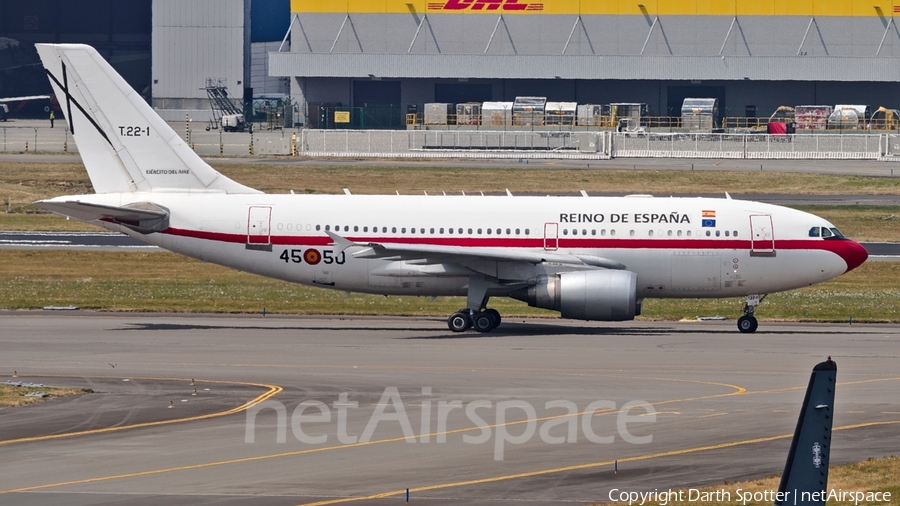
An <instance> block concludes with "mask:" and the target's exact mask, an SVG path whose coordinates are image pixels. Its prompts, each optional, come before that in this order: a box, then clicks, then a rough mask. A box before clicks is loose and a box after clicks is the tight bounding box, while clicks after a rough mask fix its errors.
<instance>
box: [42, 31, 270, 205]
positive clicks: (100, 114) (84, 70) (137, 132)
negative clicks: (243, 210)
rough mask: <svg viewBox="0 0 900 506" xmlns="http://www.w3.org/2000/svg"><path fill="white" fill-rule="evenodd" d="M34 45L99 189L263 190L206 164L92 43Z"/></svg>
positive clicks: (109, 191)
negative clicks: (234, 178) (228, 176)
mask: <svg viewBox="0 0 900 506" xmlns="http://www.w3.org/2000/svg"><path fill="white" fill-rule="evenodd" d="M36 46H37V51H38V54H39V55H40V57H41V62H42V63H43V65H44V69H45V70H46V72H47V77H48V78H49V79H50V84H51V87H52V88H53V92H54V93H55V94H56V98H57V100H59V104H60V107H62V109H63V113H64V114H65V116H66V121H67V122H68V126H69V130H70V131H71V132H72V134H73V136H74V137H75V142H76V143H77V144H78V151H79V152H80V153H81V158H82V160H83V161H84V165H85V168H87V171H88V175H89V176H90V178H91V184H93V186H94V191H96V192H97V193H122V192H138V191H140V192H143V191H215V192H225V193H259V192H258V191H257V190H254V189H252V188H249V187H247V186H244V185H242V184H239V183H237V182H235V181H232V180H231V179H228V178H227V177H225V176H223V175H221V174H219V172H217V171H216V170H215V169H213V168H212V167H210V166H209V165H207V164H206V162H204V161H203V160H202V159H201V158H200V157H199V156H197V154H196V153H194V151H193V150H192V149H191V148H190V146H188V145H187V144H186V143H185V142H184V141H183V140H182V139H181V138H180V137H179V136H178V134H176V133H175V131H174V130H172V128H170V127H169V125H167V124H166V122H165V121H163V120H162V118H160V117H159V115H157V114H156V113H155V112H154V111H153V109H152V108H151V107H150V106H149V105H148V104H147V102H146V101H145V100H144V99H143V98H142V97H141V96H140V95H139V94H138V93H137V92H135V91H134V89H133V88H132V87H131V86H130V85H129V84H128V83H127V82H125V80H124V79H123V78H122V76H120V75H119V74H118V73H117V72H116V71H115V70H114V69H113V68H112V67H111V66H110V65H109V63H107V62H106V60H104V59H103V57H102V56H100V54H99V53H97V51H96V50H95V49H94V48H92V47H91V46H87V45H83V44H37V45H36Z"/></svg>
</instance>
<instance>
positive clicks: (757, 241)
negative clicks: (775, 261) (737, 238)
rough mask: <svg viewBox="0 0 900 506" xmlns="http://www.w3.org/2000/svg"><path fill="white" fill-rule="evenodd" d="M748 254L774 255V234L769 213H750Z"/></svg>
mask: <svg viewBox="0 0 900 506" xmlns="http://www.w3.org/2000/svg"><path fill="white" fill-rule="evenodd" d="M750 254H751V255H757V256H775V234H774V232H773V227H772V215H771V214H751V215H750Z"/></svg>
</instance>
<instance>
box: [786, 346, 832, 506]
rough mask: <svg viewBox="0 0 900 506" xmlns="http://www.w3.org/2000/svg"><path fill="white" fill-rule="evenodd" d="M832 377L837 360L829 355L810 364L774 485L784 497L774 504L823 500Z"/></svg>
mask: <svg viewBox="0 0 900 506" xmlns="http://www.w3.org/2000/svg"><path fill="white" fill-rule="evenodd" d="M836 381H837V364H836V363H835V362H834V361H832V360H831V357H828V360H827V361H825V362H821V363H819V364H817V365H816V366H815V367H814V368H813V370H812V375H811V376H810V378H809V386H808V387H807V389H806V398H804V399H803V407H802V408H801V409H800V419H799V420H798V421H797V428H796V430H794V439H793V440H792V441H791V450H790V452H788V457H787V462H786V463H785V465H784V473H783V474H782V475H781V484H779V485H778V492H779V495H778V497H783V498H785V500H784V502H783V503H782V502H776V503H775V505H776V506H781V505H782V504H790V505H794V504H796V505H801V504H802V505H821V506H824V504H825V497H826V492H825V489H826V486H827V485H828V460H829V456H830V455H831V426H832V422H833V421H834V389H835V382H836Z"/></svg>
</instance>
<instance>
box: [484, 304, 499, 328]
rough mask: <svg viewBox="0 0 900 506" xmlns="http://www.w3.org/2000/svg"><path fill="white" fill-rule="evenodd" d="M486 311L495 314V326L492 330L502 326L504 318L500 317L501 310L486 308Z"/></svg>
mask: <svg viewBox="0 0 900 506" xmlns="http://www.w3.org/2000/svg"><path fill="white" fill-rule="evenodd" d="M484 312H485V313H490V314H492V315H493V316H494V326H493V327H491V330H494V329H495V328H497V327H499V326H500V322H501V321H502V320H503V318H500V312H499V311H497V310H496V309H485V310H484Z"/></svg>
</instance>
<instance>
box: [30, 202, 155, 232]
mask: <svg viewBox="0 0 900 506" xmlns="http://www.w3.org/2000/svg"><path fill="white" fill-rule="evenodd" d="M34 205H36V206H38V207H42V208H44V209H46V210H48V211H53V212H54V213H57V214H61V215H63V216H69V217H72V218H75V219H76V220H82V221H105V222H107V223H116V224H119V225H122V226H124V227H127V228H130V229H131V230H134V231H135V232H140V233H142V234H149V233H152V232H159V231H161V230H165V229H167V228H169V210H168V209H166V208H164V207H161V206H158V205H156V204H153V203H150V202H137V203H134V204H128V205H127V206H124V207H115V206H105V205H102V204H90V203H87V202H80V201H77V200H55V199H54V200H41V201H38V202H35V203H34Z"/></svg>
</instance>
